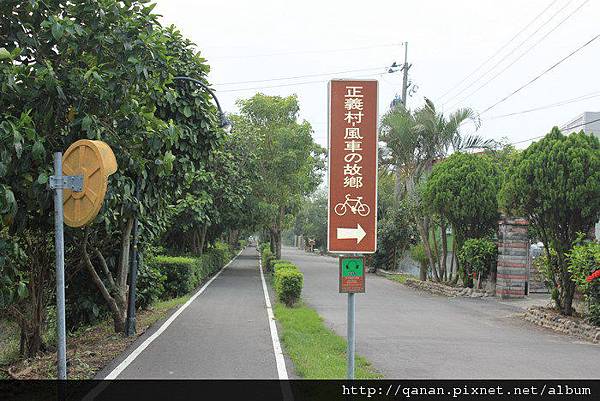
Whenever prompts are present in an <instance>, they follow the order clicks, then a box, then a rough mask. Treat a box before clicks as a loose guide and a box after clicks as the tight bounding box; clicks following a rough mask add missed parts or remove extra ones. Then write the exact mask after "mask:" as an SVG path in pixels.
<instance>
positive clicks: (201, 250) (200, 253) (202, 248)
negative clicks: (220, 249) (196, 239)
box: [198, 224, 208, 255]
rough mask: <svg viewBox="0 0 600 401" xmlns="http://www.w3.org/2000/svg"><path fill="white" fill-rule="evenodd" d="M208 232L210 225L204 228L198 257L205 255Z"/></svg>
mask: <svg viewBox="0 0 600 401" xmlns="http://www.w3.org/2000/svg"><path fill="white" fill-rule="evenodd" d="M207 232H208V224H205V225H204V226H202V233H201V234H200V246H199V247H198V248H199V249H198V255H202V254H203V253H204V245H206V233H207Z"/></svg>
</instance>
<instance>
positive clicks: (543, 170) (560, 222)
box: [500, 127, 600, 315]
mask: <svg viewBox="0 0 600 401" xmlns="http://www.w3.org/2000/svg"><path fill="white" fill-rule="evenodd" d="M500 203H501V205H502V206H503V207H504V208H505V210H507V211H510V212H512V213H517V214H521V215H524V216H526V217H527V218H528V220H529V222H530V224H531V225H532V226H533V228H534V229H535V230H536V232H537V233H538V234H539V235H540V237H541V240H542V242H543V243H544V247H545V249H546V255H547V259H548V260H552V259H554V260H555V261H556V262H555V263H553V264H552V269H553V272H554V274H553V276H554V277H555V282H554V285H555V287H556V288H558V297H556V299H555V301H556V304H557V307H558V308H559V309H560V310H561V312H562V313H563V314H565V315H571V314H572V312H573V307H572V303H573V295H574V293H575V283H574V282H573V280H572V274H571V272H570V271H569V269H568V260H567V252H568V251H569V250H570V249H571V247H572V245H573V243H574V242H575V240H576V239H577V233H579V232H583V233H587V232H589V230H590V229H591V227H592V226H593V224H594V223H595V222H596V221H598V218H599V216H600V142H599V141H598V138H596V137H594V136H591V135H586V134H585V133H583V132H579V133H573V134H571V135H568V136H565V135H563V134H562V133H561V132H560V130H559V129H558V128H557V127H554V128H553V129H552V130H551V131H550V133H549V134H547V135H546V136H545V137H544V138H543V139H542V140H540V141H539V142H534V143H533V144H531V145H530V146H529V147H528V148H527V149H526V150H525V151H523V153H521V154H520V155H519V156H518V157H517V159H516V160H515V162H514V163H513V164H512V167H511V169H510V174H509V176H508V179H507V180H506V182H505V183H504V185H503V187H502V191H501V193H500ZM551 251H555V252H556V257H555V258H552V257H551Z"/></svg>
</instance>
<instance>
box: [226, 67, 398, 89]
mask: <svg viewBox="0 0 600 401" xmlns="http://www.w3.org/2000/svg"><path fill="white" fill-rule="evenodd" d="M394 72H395V71H394ZM386 73H388V74H389V72H383V73H377V74H365V75H363V76H364V77H374V76H379V75H383V74H386ZM328 81H329V80H322V79H321V80H318V81H305V82H293V83H286V84H279V85H268V86H258V87H253V88H236V89H224V90H220V91H218V92H219V93H223V92H242V91H246V90H258V89H269V88H281V87H285V86H296V85H308V84H316V83H323V82H328Z"/></svg>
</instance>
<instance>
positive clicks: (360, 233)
mask: <svg viewBox="0 0 600 401" xmlns="http://www.w3.org/2000/svg"><path fill="white" fill-rule="evenodd" d="M365 235H367V233H366V232H365V230H363V228H362V227H361V226H360V224H358V223H357V224H356V228H338V229H337V238H338V239H356V243H357V244H359V243H360V241H362V239H363V238H364V237H365Z"/></svg>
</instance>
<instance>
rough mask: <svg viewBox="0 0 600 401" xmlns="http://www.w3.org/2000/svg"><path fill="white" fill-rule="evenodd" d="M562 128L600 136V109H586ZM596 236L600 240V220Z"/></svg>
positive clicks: (595, 230)
mask: <svg viewBox="0 0 600 401" xmlns="http://www.w3.org/2000/svg"><path fill="white" fill-rule="evenodd" d="M560 130H561V131H563V133H565V134H567V133H570V132H572V131H576V132H579V131H581V130H583V132H585V133H586V134H592V135H595V136H597V137H598V138H600V111H596V112H594V111H586V112H584V113H583V114H580V115H579V116H577V117H576V118H574V119H572V120H571V121H569V122H568V123H566V124H564V125H563V126H562V127H560ZM594 236H595V237H596V239H597V240H600V222H598V223H596V227H595V228H594Z"/></svg>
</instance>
